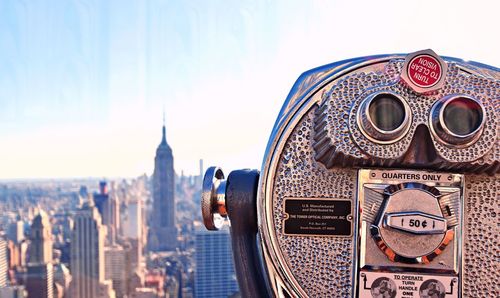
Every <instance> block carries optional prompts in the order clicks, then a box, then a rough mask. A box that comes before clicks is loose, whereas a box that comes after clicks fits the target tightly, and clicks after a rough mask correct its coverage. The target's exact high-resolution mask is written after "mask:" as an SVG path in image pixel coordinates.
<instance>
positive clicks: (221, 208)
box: [201, 167, 227, 230]
mask: <svg viewBox="0 0 500 298" xmlns="http://www.w3.org/2000/svg"><path fill="white" fill-rule="evenodd" d="M201 214H202V216H203V223H204V224H205V227H206V228H207V230H218V229H220V228H221V227H222V225H223V224H224V220H225V219H226V218H227V208H226V180H225V179H224V173H223V172H222V170H221V169H220V168H219V167H210V168H208V170H207V172H206V173H205V177H204V178H203V188H202V191H201Z"/></svg>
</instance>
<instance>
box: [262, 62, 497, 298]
mask: <svg viewBox="0 0 500 298" xmlns="http://www.w3.org/2000/svg"><path fill="white" fill-rule="evenodd" d="M405 57H406V55H397V54H396V55H381V56H371V57H363V58H356V59H350V60H345V61H340V62H337V63H334V64H330V65H326V66H323V67H319V68H316V69H313V70H311V71H308V72H306V73H304V74H303V75H302V76H301V77H300V78H299V79H298V80H297V82H296V83H295V85H294V86H293V88H292V90H291V91H290V93H289V95H288V97H287V99H286V102H285V103H284V105H283V107H282V109H281V111H280V113H279V115H278V118H277V120H276V122H275V125H274V128H273V130H272V133H271V136H270V138H269V142H268V145H267V148H266V151H265V154H264V160H263V164H262V168H261V174H260V179H259V191H258V198H257V199H258V200H257V213H258V220H259V234H260V238H261V241H260V244H261V250H262V251H261V252H262V256H263V261H262V262H263V264H262V265H263V266H264V267H265V268H266V270H267V275H268V276H269V279H270V280H269V284H270V287H271V290H272V292H273V293H274V295H275V296H276V297H307V296H321V294H324V293H330V295H337V296H352V297H355V296H356V295H357V294H356V291H357V290H356V289H357V287H358V283H360V280H359V276H358V273H359V272H358V269H357V268H359V264H360V259H359V256H360V246H359V240H358V239H361V237H360V236H361V234H360V231H361V230H362V228H363V227H362V226H361V223H360V222H361V221H360V216H361V215H360V214H359V213H358V210H359V209H360V198H359V193H358V191H357V188H358V185H357V183H359V178H358V173H361V172H360V170H359V169H360V168H365V167H371V168H376V169H384V170H391V169H402V168H403V169H404V168H407V169H410V168H415V167H416V166H415V163H414V162H413V160H414V159H416V158H419V157H420V156H418V155H416V154H410V155H408V156H405V155H404V154H405V153H407V152H408V150H409V149H408V148H410V149H411V146H413V144H414V143H413V142H412V138H414V137H415V136H417V134H416V132H418V130H417V128H418V129H420V128H421V127H423V128H425V129H429V130H432V128H431V127H432V124H430V122H429V118H430V116H431V115H430V114H429V111H430V110H431V107H432V103H434V102H435V101H436V100H437V99H439V98H440V97H443V96H447V95H448V94H449V93H451V90H453V91H454V90H456V89H457V87H456V86H455V85H453V87H449V85H450V84H456V82H455V81H451V79H455V77H459V76H460V77H467V76H470V77H478V78H481V80H482V79H483V78H484V80H485V81H488V82H491V81H493V83H490V86H493V88H494V86H498V85H495V83H494V82H497V81H498V80H499V78H500V75H499V74H500V71H499V69H497V68H494V67H490V66H487V65H483V64H480V63H475V62H464V61H462V60H459V59H455V58H447V57H443V60H444V61H445V63H446V64H447V67H448V70H449V72H448V75H447V78H446V79H447V80H450V82H448V81H446V82H445V83H446V84H444V87H443V89H440V90H436V91H435V92H431V93H422V94H420V93H418V92H414V90H410V88H409V87H405V85H403V84H400V81H398V80H399V74H398V72H401V68H402V65H403V63H404V59H405ZM391 63H392V65H391V66H390V67H389V69H388V65H389V64H391ZM391 67H392V68H391ZM383 72H389V74H388V76H389V77H390V79H391V80H392V81H390V82H385V83H386V85H384V84H379V85H376V84H374V86H370V88H371V89H368V90H364V91H363V92H360V93H358V92H357V91H355V92H353V93H352V94H347V95H345V97H341V96H340V97H338V98H335V100H338V104H339V106H342V108H344V109H345V110H343V111H342V112H343V113H346V112H345V111H347V110H348V109H349V110H348V112H347V114H348V113H349V111H351V112H352V111H354V112H352V113H351V114H354V116H353V117H354V121H350V120H352V118H353V117H352V116H351V115H350V114H349V115H347V116H348V117H346V118H336V117H335V116H334V115H333V114H332V113H331V111H334V110H335V107H329V106H328V105H327V104H328V102H327V101H328V100H330V98H329V96H330V94H331V93H329V92H333V91H334V90H335V88H336V87H338V88H339V89H342V88H344V86H348V82H347V79H346V80H345V81H344V83H345V84H342V85H339V84H341V83H342V82H343V79H344V78H349V77H350V76H351V78H352V77H353V76H354V77H355V76H356V74H359V73H362V74H363V75H365V74H366V76H368V74H369V73H375V74H377V73H383ZM457 82H458V79H457ZM365 86H366V85H365ZM345 88H346V89H347V88H348V87H345ZM452 88H453V89H452ZM379 91H380V92H391V91H392V92H396V91H397V92H398V93H397V95H398V96H399V98H404V99H405V100H404V101H402V102H403V103H404V102H405V101H406V102H407V104H408V106H409V108H410V112H408V113H407V114H408V115H409V119H408V121H407V122H408V123H409V124H407V126H408V127H406V125H402V126H403V127H404V129H403V128H402V129H399V128H398V130H399V131H398V133H400V135H399V134H396V135H398V137H399V136H401V137H400V138H401V139H400V141H401V142H398V141H397V140H396V141H394V142H392V143H390V144H384V143H381V142H380V141H377V142H375V141H373V137H371V139H370V138H368V137H367V134H366V132H365V134H363V133H362V132H360V133H359V134H358V133H357V132H356V131H354V132H353V128H352V126H351V127H347V126H344V125H342V126H341V130H339V128H337V127H334V126H332V123H333V124H335V123H334V122H335V121H344V120H345V121H346V122H348V121H349V123H354V126H358V128H357V129H358V131H359V127H361V125H356V124H357V122H356V121H357V119H356V117H358V116H357V115H359V114H358V113H356V112H357V111H358V109H359V107H360V103H359V101H360V100H362V98H361V97H360V96H363V94H372V93H374V92H379ZM400 91H401V93H399V92H400ZM473 92H476V91H470V93H471V94H472V93H473ZM477 92H478V93H480V91H477ZM354 93H356V96H357V97H354V96H353V94H354ZM340 94H341V95H342V94H343V93H342V92H340ZM481 96H483V95H482V94H481ZM331 100H334V99H331ZM494 107H495V101H492V102H491V103H490V104H488V105H487V107H486V113H485V114H484V115H487V116H489V122H488V125H487V126H485V127H484V131H485V132H488V133H489V134H488V135H486V134H483V137H481V138H480V140H479V141H478V142H477V143H476V144H473V145H472V146H471V147H474V148H465V149H457V148H453V150H451V149H450V148H448V147H447V146H443V145H442V144H440V143H439V142H434V143H432V144H431V146H434V147H435V148H429V152H431V151H432V152H435V155H436V156H437V157H436V159H435V160H436V161H435V162H433V163H431V162H429V163H428V164H425V165H418V167H420V168H419V169H420V170H426V171H441V172H443V171H446V172H448V173H451V176H450V177H452V179H453V177H455V176H454V175H456V174H454V173H457V171H459V172H460V173H465V178H464V179H465V180H467V181H469V182H468V183H471V185H472V186H471V188H470V189H469V188H465V190H464V198H463V199H464V200H467V198H468V197H472V198H474V199H475V200H477V199H478V196H479V195H478V192H475V190H476V187H478V188H479V189H480V188H481V187H483V186H481V185H485V187H486V185H493V184H494V185H498V181H500V180H499V179H500V176H499V173H500V169H499V167H498V166H497V165H498V161H497V160H496V158H495V157H494V156H498V155H495V152H498V147H499V146H498V131H499V130H498V127H497V124H496V123H497V122H499V121H498V120H495V121H492V119H491V118H492V115H493V116H495V114H494V113H495V112H494V111H495V108H494ZM329 109H330V110H329ZM343 115H344V116H345V114H343ZM329 116H331V117H332V118H333V120H329V119H328V117H329ZM320 117H323V118H322V119H325V121H323V122H322V119H319V118H320ZM495 117H496V116H495ZM311 119H313V120H311ZM318 119H319V120H318ZM316 120H318V121H316ZM320 120H321V121H320ZM311 122H312V124H311ZM301 123H308V125H309V126H308V127H307V128H306V129H305V130H304V129H301V128H300V127H299V124H301ZM311 125H312V129H310V131H309V130H308V129H309V128H310V126H311ZM328 125H331V126H330V127H329V126H328ZM303 128H304V127H303ZM322 129H324V130H322ZM327 129H328V131H327ZM342 129H343V130H342ZM363 130H366V128H363ZM299 132H300V133H301V135H299ZM309 133H310V134H311V136H309V139H308V143H307V145H306V146H309V147H313V151H314V154H315V155H314V157H313V158H312V159H310V160H303V159H302V156H300V154H301V152H300V150H302V149H304V144H305V143H301V145H300V146H301V147H300V148H292V149H296V151H294V152H295V153H296V154H297V155H298V157H297V158H296V160H295V163H293V162H292V161H291V159H290V157H288V156H287V153H286V152H290V151H293V150H292V149H290V147H289V145H288V144H287V142H288V141H289V140H290V139H291V138H296V139H297V140H299V139H301V138H302V140H304V139H306V137H308V134H309ZM332 135H333V136H335V138H333V137H331V136H332ZM418 136H420V134H418ZM433 136H434V137H435V136H436V135H434V134H433ZM337 137H338V138H337ZM491 140H493V143H492V142H491ZM418 141H419V140H416V142H418ZM304 142H305V141H304ZM342 142H345V143H342ZM382 142H384V141H382ZM386 142H387V141H386ZM495 142H496V143H495ZM400 143H401V144H400ZM479 145H481V146H480V147H479V148H475V146H479ZM306 149H309V148H306ZM458 150H461V151H458ZM420 152H424V153H427V152H425V151H420ZM457 152H458V153H457ZM431 155H432V154H431ZM481 156H483V157H485V158H484V159H481V158H478V157H481ZM297 162H299V163H297ZM301 162H303V163H301ZM284 164H286V165H285V166H284ZM307 166H308V167H312V168H313V170H314V171H316V172H313V173H321V174H323V173H334V174H333V175H338V177H341V178H339V179H340V180H342V181H345V180H348V182H346V183H347V184H348V185H349V186H348V187H346V188H345V189H340V188H339V189H338V190H337V189H334V190H332V193H335V192H336V191H337V193H338V196H339V197H337V198H336V199H342V198H349V199H350V200H351V201H352V203H353V208H354V210H356V212H355V213H356V214H354V218H353V234H352V236H351V237H350V238H342V239H329V238H328V237H316V236H311V237H308V236H288V235H285V236H283V235H280V233H282V232H281V231H282V229H281V226H278V225H277V224H276V223H277V222H279V221H280V220H282V219H283V217H282V216H283V214H282V213H283V212H282V210H281V209H280V208H277V207H276V206H275V202H274V201H275V200H278V199H276V196H277V195H278V196H281V197H280V198H279V200H283V198H282V196H284V195H283V194H282V192H280V191H278V190H276V183H277V182H279V181H280V180H281V179H282V178H281V176H282V175H283V171H281V172H278V170H279V169H280V168H281V169H282V168H283V167H289V168H290V169H292V170H294V169H298V168H300V167H307ZM361 171H363V170H361ZM471 174H474V175H471ZM488 174H489V175H492V176H493V177H491V178H485V177H489V176H487V175H488ZM292 177H293V175H292ZM346 177H347V178H348V179H346ZM299 179H300V177H298V176H297V177H296V178H290V179H289V180H288V181H287V183H289V182H291V183H289V184H287V185H289V186H290V188H291V189H292V188H293V189H298V191H297V192H298V193H299V194H302V195H303V196H302V197H304V198H311V197H314V195H308V194H307V191H308V190H307V187H309V186H310V185H306V188H304V187H303V185H301V184H300V183H299V181H297V180H299ZM349 179H350V180H349ZM487 179H490V180H489V181H490V183H489V184H486V181H487ZM483 182H484V183H483ZM495 183H496V184H495ZM315 187H316V185H315ZM302 191H303V192H302ZM346 193H347V194H348V195H346ZM492 193H493V196H495V195H498V192H496V193H494V190H492ZM290 196H292V195H290ZM316 196H317V195H316ZM295 197H301V196H300V195H295ZM285 199H286V198H285ZM447 199H448V198H446V197H443V198H442V199H441V200H440V201H443V202H444V201H445V200H447ZM491 201H494V200H491ZM474 202H475V201H473V202H471V203H470V204H475V203H474ZM279 204H281V202H280V203H279ZM280 206H281V205H280ZM464 209H465V207H464ZM496 210H497V209H496ZM469 213H470V214H474V216H479V215H476V214H477V213H481V216H485V215H484V214H486V213H485V212H483V211H482V209H479V208H475V209H474V208H473V209H472V210H468V209H466V210H464V215H463V218H462V219H460V217H457V219H455V218H451V219H447V222H448V223H450V222H453V223H454V224H457V223H455V221H461V220H463V224H462V223H460V224H461V225H462V226H463V227H464V232H463V234H460V236H458V235H459V233H458V232H457V233H456V234H455V235H456V239H457V241H456V242H455V243H454V245H453V246H449V247H448V248H447V249H446V252H445V253H446V254H452V253H453V254H455V255H458V256H459V259H460V260H465V257H462V251H464V254H465V256H467V257H468V258H469V259H468V260H472V255H475V256H478V255H481V257H482V258H488V260H489V256H490V255H491V254H490V253H488V252H486V250H488V249H490V248H491V245H489V244H488V245H489V246H486V244H485V245H483V244H479V245H481V247H482V248H483V250H482V251H480V250H475V249H474V250H473V249H471V248H470V247H465V246H464V245H462V242H461V239H460V238H461V237H462V236H461V235H463V237H464V239H465V241H471V239H472V237H478V236H475V235H476V234H474V233H475V231H473V230H470V229H468V228H467V227H468V226H467V224H468V223H470V222H471V221H472V220H473V219H472V216H469ZM483 224H484V225H485V226H488V227H489V228H492V229H495V227H496V224H494V223H493V224H490V222H487V221H485V222H484V223H483ZM497 228H498V227H497ZM496 231H498V229H497V230H496ZM292 237H294V238H292ZM488 237H489V236H488ZM284 238H288V239H290V238H292V240H290V241H291V242H292V244H290V245H289V246H286V245H285V244H284V242H283V239H284ZM349 239H351V240H352V241H353V244H352V247H351V246H349V245H347V244H346V246H349V248H348V249H346V250H350V252H351V253H352V255H350V256H348V257H349V258H351V259H350V260H349V261H350V263H349V266H350V267H349V266H345V273H344V275H342V277H339V280H343V283H344V286H343V288H336V289H342V291H343V292H332V291H330V292H328V290H331V287H336V286H335V285H333V286H332V284H324V286H325V289H324V291H323V289H319V290H318V288H317V287H314V286H311V285H312V284H313V283H310V280H311V279H315V278H316V277H317V279H318V280H323V279H322V278H323V276H318V275H314V274H318V272H317V271H315V270H317V268H316V267H315V266H314V265H311V263H307V264H303V265H302V266H300V268H293V267H292V265H291V260H290V255H293V256H294V257H295V258H299V259H303V258H304V257H305V256H304V254H303V250H301V249H300V248H301V247H300V245H302V244H303V245H305V246H304V247H302V248H303V249H304V250H307V249H308V248H310V249H316V251H317V250H328V247H325V246H321V245H322V244H325V243H327V244H328V241H332V242H334V241H337V242H336V243H348V242H349ZM285 240H286V239H285ZM370 241H372V239H370ZM488 241H490V242H491V241H492V240H491V238H488ZM488 243H489V242H488ZM307 244H309V245H310V246H307ZM332 253H334V252H332ZM315 257H317V258H318V259H315V260H314V262H316V263H313V264H319V263H321V264H323V263H324V262H325V260H322V259H321V258H320V257H319V256H318V255H316V256H315ZM342 257H344V256H342ZM439 257H442V255H440V256H439ZM294 262H296V260H295V261H294ZM388 262H389V261H388ZM423 263H425V262H421V263H420V264H417V265H411V266H424V265H425V264H423ZM477 263H478V261H475V260H472V261H468V263H466V264H463V265H460V264H453V270H454V271H455V269H456V272H458V271H460V272H461V273H460V274H461V275H460V278H459V279H460V280H461V281H460V287H464V289H462V288H461V289H460V293H464V294H465V295H466V294H467V293H469V294H470V293H474V291H475V290H476V289H477V288H480V287H481V286H486V287H487V285H486V284H487V283H486V282H483V281H482V280H481V279H479V278H478V275H477V274H476V271H477V269H476V268H479V267H478V264H477ZM295 264H296V263H295ZM329 265H330V266H331V268H330V269H332V270H338V268H344V265H342V266H341V265H339V264H337V263H330V264H329ZM432 265H433V266H435V267H433V268H438V267H439V266H441V264H438V263H436V262H435V263H433V264H432ZM411 266H410V267H411ZM455 266H456V267H455ZM471 268H474V269H471ZM474 270H476V271H474ZM302 272H309V274H312V275H308V276H305V277H304V275H303V274H302ZM327 272H328V270H326V271H325V270H324V268H322V269H321V272H320V273H321V274H327ZM462 273H463V275H462ZM311 276H314V277H315V278H311ZM462 279H463V281H462ZM457 289H458V286H457ZM346 293H347V294H346Z"/></svg>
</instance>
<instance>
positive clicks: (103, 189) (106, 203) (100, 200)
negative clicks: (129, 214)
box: [93, 181, 120, 244]
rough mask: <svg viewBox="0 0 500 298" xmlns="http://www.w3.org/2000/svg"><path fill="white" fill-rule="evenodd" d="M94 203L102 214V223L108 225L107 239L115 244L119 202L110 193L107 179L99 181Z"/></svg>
mask: <svg viewBox="0 0 500 298" xmlns="http://www.w3.org/2000/svg"><path fill="white" fill-rule="evenodd" d="M93 197H94V204H95V206H96V207H97V210H99V213H100V214H101V220H102V224H103V225H105V226H106V230H107V234H106V241H107V243H109V244H113V243H115V241H116V233H117V231H118V228H119V215H120V210H119V204H118V199H117V197H116V196H114V195H110V194H109V193H108V187H107V183H106V181H101V182H99V192H98V193H94V194H93Z"/></svg>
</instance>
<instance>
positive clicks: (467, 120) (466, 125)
mask: <svg viewBox="0 0 500 298" xmlns="http://www.w3.org/2000/svg"><path fill="white" fill-rule="evenodd" d="M482 122H483V111H482V109H481V106H480V105H479V103H478V102H476V101H474V100H472V99H469V98H465V97H458V98H456V99H454V100H451V101H450V102H449V103H448V105H446V107H445V108H444V110H443V124H444V125H446V127H447V128H448V129H449V130H450V131H451V132H452V133H454V134H456V135H460V136H466V135H469V134H471V133H474V132H475V131H477V130H478V129H479V128H480V126H481V123H482Z"/></svg>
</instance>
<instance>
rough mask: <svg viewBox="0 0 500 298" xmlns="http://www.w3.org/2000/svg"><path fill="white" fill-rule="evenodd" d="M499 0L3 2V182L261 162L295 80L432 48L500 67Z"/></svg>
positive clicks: (0, 2) (0, 18) (0, 115)
mask: <svg viewBox="0 0 500 298" xmlns="http://www.w3.org/2000/svg"><path fill="white" fill-rule="evenodd" d="M498 11H500V2H498V1H481V0H479V1H457V0H454V1H414V2H410V1H366V2H361V1H292V0H287V1H264V0H254V1H229V0H227V1H222V0H221V1H206V0H199V1H194V0H191V1H177V0H172V1H160V0H150V1H128V0H111V1H101V0H66V1H63V0H47V1H41V0H32V1H18V0H0V179H13V178H69V177H135V176H138V175H142V174H144V173H146V174H148V175H150V174H151V173H152V171H153V166H154V154H155V150H156V147H157V146H158V144H159V143H160V141H161V126H162V121H163V120H162V119H163V112H165V125H166V130H167V141H168V143H169V144H170V146H171V147H172V150H173V154H174V164H175V169H176V172H177V173H179V174H180V173H181V172H184V174H186V175H189V174H198V173H199V159H201V158H202V159H204V164H205V166H209V165H218V166H221V167H222V168H223V169H224V170H225V172H226V173H229V171H231V170H234V169H240V168H256V169H259V168H260V166H261V163H262V159H263V154H264V151H265V147H266V144H267V141H268V138H269V135H270V133H271V129H272V126H273V124H274V121H275V119H276V117H277V114H278V112H279V109H280V107H281V105H282V104H283V102H284V100H285V98H286V96H287V94H288V92H289V90H290V88H291V87H292V85H293V83H294V82H295V80H296V79H297V78H298V77H299V75H300V74H301V73H302V72H304V71H307V70H308V69H311V68H314V67H317V66H320V65H324V64H328V63H332V62H335V61H338V60H343V59H347V58H353V57H359V56H367V55H374V54H389V53H409V52H414V51H418V50H422V49H427V48H432V49H433V50H434V51H435V52H437V53H438V54H440V55H444V56H452V57H458V58H462V59H466V60H474V61H478V62H482V63H486V64H489V65H493V66H496V67H499V66H500V55H499V54H498V53H500V39H499V38H498V31H499V29H500V28H499V27H500V25H499V24H498Z"/></svg>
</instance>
